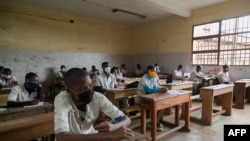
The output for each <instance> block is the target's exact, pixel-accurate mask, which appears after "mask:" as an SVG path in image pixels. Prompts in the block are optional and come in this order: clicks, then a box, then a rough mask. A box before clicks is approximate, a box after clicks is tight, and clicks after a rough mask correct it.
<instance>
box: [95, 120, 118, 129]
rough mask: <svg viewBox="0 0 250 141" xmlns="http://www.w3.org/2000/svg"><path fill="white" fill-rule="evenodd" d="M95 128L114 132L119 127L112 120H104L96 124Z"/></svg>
mask: <svg viewBox="0 0 250 141" xmlns="http://www.w3.org/2000/svg"><path fill="white" fill-rule="evenodd" d="M95 129H96V130H98V131H99V132H112V131H115V130H116V129H117V127H116V126H115V125H114V124H112V123H111V122H108V121H104V122H101V123H100V124H98V125H96V126H95Z"/></svg>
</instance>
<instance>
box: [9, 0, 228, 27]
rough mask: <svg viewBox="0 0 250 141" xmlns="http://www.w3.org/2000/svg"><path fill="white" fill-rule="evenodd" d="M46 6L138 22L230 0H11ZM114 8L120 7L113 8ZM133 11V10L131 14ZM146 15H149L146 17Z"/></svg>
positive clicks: (118, 21) (126, 22)
mask: <svg viewBox="0 0 250 141" xmlns="http://www.w3.org/2000/svg"><path fill="white" fill-rule="evenodd" d="M10 1H14V2H17V3H22V4H28V5H32V6H36V7H41V8H45V9H54V10H58V11H64V12H68V13H73V14H76V15H80V16H84V17H91V18H96V19H102V20H107V21H112V22H117V23H122V24H128V25H135V24H139V23H145V22H149V21H152V20H156V19H160V18H163V17H167V16H170V15H179V16H181V17H190V16H191V11H192V10H193V9H197V8H201V7H205V6H209V5H213V4H217V3H220V2H224V1H226V0H10ZM114 9H120V10H121V11H125V12H121V11H119V10H117V11H116V12H113V10H114ZM131 13H132V14H131ZM144 16H145V17H144Z"/></svg>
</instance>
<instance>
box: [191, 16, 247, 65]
mask: <svg viewBox="0 0 250 141" xmlns="http://www.w3.org/2000/svg"><path fill="white" fill-rule="evenodd" d="M245 16H250V14H247V15H242V16H237V17H231V18H227V19H223V20H216V21H211V22H206V23H201V24H195V25H193V26H192V41H191V42H192V43H191V53H192V54H191V58H192V59H191V61H192V65H205V66H220V53H221V52H223V51H240V50H250V48H249V49H247V48H245V49H224V50H221V43H220V42H221V38H222V37H223V36H229V35H239V34H244V33H249V34H250V31H241V32H235V33H227V34H223V35H222V34H221V32H222V31H221V28H222V22H223V21H225V20H230V19H235V18H240V17H245ZM212 23H219V25H218V26H219V27H218V30H219V32H218V34H214V35H206V36H200V37H194V29H195V27H197V26H200V25H206V24H212ZM211 38H218V42H217V45H218V49H214V50H199V51H194V41H195V40H199V39H211ZM201 53H217V60H216V64H195V63H194V58H193V55H194V54H201ZM235 55H237V54H235ZM234 59H235V58H234ZM230 65H231V66H250V64H249V65H238V64H237V65H235V64H230Z"/></svg>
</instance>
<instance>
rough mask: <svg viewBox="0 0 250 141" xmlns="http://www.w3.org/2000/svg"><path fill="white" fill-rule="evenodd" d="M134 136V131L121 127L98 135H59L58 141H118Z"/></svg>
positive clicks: (57, 135)
mask: <svg viewBox="0 0 250 141" xmlns="http://www.w3.org/2000/svg"><path fill="white" fill-rule="evenodd" d="M131 136H133V133H132V130H131V129H130V128H128V127H120V128H119V129H118V130H116V131H114V132H100V133H97V134H74V133H65V132H64V133H58V134H56V140H57V141H83V140H87V141H107V140H108V141H118V140H123V139H129V138H130V137H131Z"/></svg>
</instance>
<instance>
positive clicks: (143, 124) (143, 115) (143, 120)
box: [141, 105, 146, 134]
mask: <svg viewBox="0 0 250 141" xmlns="http://www.w3.org/2000/svg"><path fill="white" fill-rule="evenodd" d="M141 133H142V134H146V109H145V108H144V107H143V105H141Z"/></svg>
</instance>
